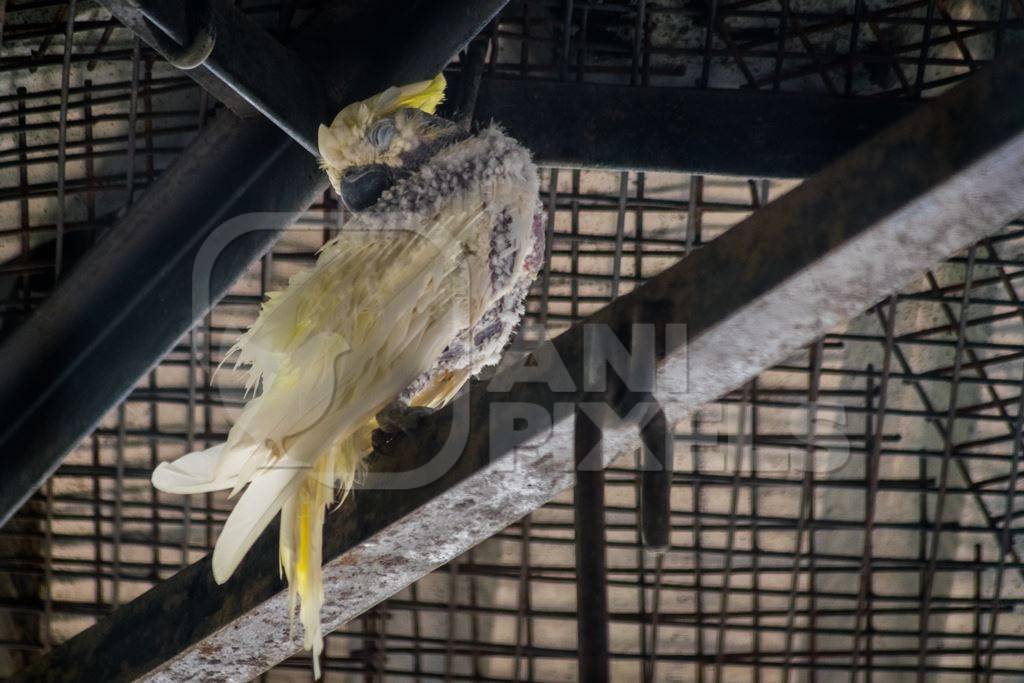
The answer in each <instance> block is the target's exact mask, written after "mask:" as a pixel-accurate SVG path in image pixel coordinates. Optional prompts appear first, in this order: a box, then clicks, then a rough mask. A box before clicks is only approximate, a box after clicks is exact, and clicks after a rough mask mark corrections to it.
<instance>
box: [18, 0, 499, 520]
mask: <svg viewBox="0 0 1024 683" xmlns="http://www.w3.org/2000/svg"><path fill="white" fill-rule="evenodd" d="M503 4H504V0H487V1H486V2H479V3H474V4H473V6H472V7H468V6H466V5H465V4H464V3H461V2H457V1H456V0H450V1H446V2H443V3H426V4H424V3H418V4H417V8H416V9H415V11H413V10H410V11H408V12H404V13H403V12H399V11H397V10H396V9H394V8H391V7H380V6H379V4H378V3H374V2H371V1H370V0H365V2H362V3H360V2H351V3H346V4H345V5H343V6H342V5H338V6H336V7H335V6H332V8H331V10H329V12H328V15H327V16H324V17H321V22H320V24H318V26H332V27H333V28H332V30H333V31H334V33H333V35H334V37H335V40H337V41H338V42H340V43H342V44H343V45H346V46H349V48H350V49H346V50H342V51H339V52H337V53H334V54H332V55H328V57H329V58H333V59H336V60H337V61H335V62H334V64H335V68H334V69H333V70H332V71H331V72H332V73H335V74H337V79H336V81H337V83H341V85H336V86H335V87H336V92H337V93H338V95H337V96H338V97H339V98H341V99H344V98H346V97H347V98H348V100H352V99H358V98H361V97H366V96H368V95H370V94H372V93H373V92H376V91H379V90H381V89H382V87H383V85H382V84H391V83H404V82H409V81H413V80H416V79H421V78H426V77H429V76H432V75H433V74H436V73H437V72H438V71H439V70H440V69H442V68H443V67H444V66H445V65H446V64H447V62H448V61H449V60H450V59H451V57H452V56H453V55H454V54H455V53H456V52H457V51H458V50H459V49H460V48H461V47H462V46H463V45H465V44H466V42H468V41H469V39H470V38H472V37H473V36H474V35H475V34H476V32H478V31H479V29H480V28H481V27H483V26H484V25H485V24H486V23H487V22H488V21H490V19H491V18H492V17H493V16H494V15H495V14H496V13H497V11H498V10H499V9H500V8H501V7H502V5H503ZM428 5H429V6H428ZM360 7H361V8H362V10H361V11H358V10H359V8H360ZM384 35H386V36H388V38H389V40H392V39H393V40H398V41H399V42H400V43H401V42H403V41H404V44H405V45H407V46H408V47H409V52H405V53H402V54H400V55H396V54H392V55H382V54H380V52H379V51H373V50H367V51H365V52H360V51H359V50H358V49H357V48H358V46H359V45H361V44H363V43H365V42H366V41H367V40H370V36H377V37H378V38H379V37H380V36H384ZM306 37H307V38H308V37H309V36H306ZM378 42H383V41H380V40H378ZM417 49H419V51H417ZM324 64H329V62H325V63H324ZM325 72H326V69H325ZM342 93H344V94H342ZM326 187H327V182H326V179H325V178H324V175H323V173H322V172H321V171H320V170H319V168H317V163H316V160H315V158H314V157H312V156H311V155H310V154H309V153H308V152H307V151H306V150H305V149H303V148H302V147H300V146H299V145H297V144H295V143H294V142H293V141H292V140H291V139H290V138H289V137H287V136H286V135H284V134H283V133H281V132H280V130H279V129H277V128H276V127H274V126H273V125H272V124H270V123H269V122H268V121H266V120H265V119H263V118H262V117H258V116H254V117H251V118H247V119H239V118H237V117H236V116H233V115H232V114H231V113H230V112H222V113H220V114H219V115H218V117H217V120H215V121H214V122H213V123H212V124H211V125H210V126H208V127H207V128H206V129H205V130H204V131H203V132H202V133H201V134H200V135H199V137H198V138H197V140H196V141H195V143H194V144H193V145H192V146H191V147H190V148H189V150H188V152H187V153H185V154H184V155H183V156H181V157H179V158H178V160H177V161H175V163H174V164H172V165H171V167H170V168H168V170H167V171H166V172H165V173H164V175H163V177H162V178H161V182H160V184H159V186H158V187H155V188H153V189H151V190H150V191H149V192H147V193H146V194H145V195H143V196H142V198H141V199H140V200H139V201H138V203H137V204H136V205H135V206H133V207H132V208H131V209H130V210H129V211H128V213H127V214H126V215H125V216H124V218H123V219H122V220H121V221H120V222H119V223H118V224H117V225H116V226H114V227H112V228H110V230H109V231H108V232H107V234H106V236H105V238H104V239H103V240H102V241H101V242H100V243H99V244H97V245H96V246H95V247H94V248H93V249H91V250H90V251H89V252H88V253H87V254H86V256H85V257H83V259H82V260H81V261H80V262H79V263H78V264H77V266H76V267H75V268H74V270H73V271H72V272H70V273H68V275H67V277H66V279H65V280H64V281H63V282H62V283H61V286H60V287H58V288H57V289H56V290H55V291H54V292H53V294H52V295H51V296H50V298H49V299H48V300H47V301H46V302H45V304H44V305H43V306H42V307H41V308H40V309H39V310H38V311H37V312H36V313H35V314H34V315H33V316H32V318H31V319H29V320H28V321H26V322H25V323H24V324H23V325H22V326H21V327H19V328H18V329H17V330H16V331H15V332H14V333H12V335H11V336H10V337H9V338H8V339H7V340H6V341H5V342H4V344H3V346H2V347H0V352H2V354H3V357H4V359H5V362H4V363H3V364H2V367H0V410H2V411H3V415H4V416H5V418H6V419H7V422H5V423H4V424H3V425H2V426H0V466H2V468H3V470H4V476H3V477H0V525H2V524H3V523H5V522H6V521H7V519H8V518H9V517H10V516H11V515H12V514H13V513H14V511H15V510H17V509H18V507H20V506H21V504H22V503H24V501H25V500H26V499H27V498H28V496H29V495H30V494H31V493H32V492H33V491H34V490H35V489H36V488H37V487H38V486H39V483H40V482H42V481H43V480H44V479H45V478H46V477H48V476H49V475H50V474H52V473H53V471H54V470H55V469H56V467H57V466H58V465H59V464H60V461H61V460H62V459H63V457H64V455H65V454H66V453H67V452H68V451H69V450H70V449H71V448H73V447H74V446H75V444H76V443H78V442H79V440H80V439H81V438H83V437H84V436H85V435H87V434H88V433H89V432H90V431H91V430H92V428H93V427H94V426H95V424H96V423H97V422H98V421H99V420H100V419H101V418H102V417H103V415H104V413H106V411H107V410H108V409H109V408H110V407H111V406H113V405H116V403H117V402H118V401H119V400H120V399H121V398H122V397H123V396H124V395H125V394H126V393H127V392H128V391H129V390H130V389H131V387H132V386H133V385H134V383H135V382H136V381H137V380H138V379H139V378H140V377H142V376H143V375H144V374H145V372H146V371H147V370H149V369H150V368H151V367H152V366H153V365H154V364H155V363H156V362H157V361H158V360H159V358H160V357H161V356H163V354H164V353H166V352H167V350H168V349H170V348H171V346H172V345H173V344H174V343H175V341H177V340H178V339H179V338H180V337H181V336H182V335H183V334H185V332H186V331H188V329H189V328H190V327H191V326H192V325H193V323H194V322H195V321H196V320H197V319H198V318H200V317H201V316H202V315H203V314H204V313H205V309H206V308H207V307H208V306H209V305H210V304H211V303H212V302H213V301H215V300H216V299H218V298H219V297H220V296H221V295H222V294H223V292H224V291H225V290H226V289H227V287H228V286H229V285H230V284H231V283H232V282H233V281H234V280H235V278H237V277H238V275H239V274H241V273H242V272H243V270H244V269H245V268H246V267H248V265H249V264H250V263H251V262H252V261H253V260H254V259H256V258H257V257H258V256H259V255H261V254H262V253H263V252H264V251H266V250H267V248H269V246H270V245H271V244H272V243H273V241H274V239H275V237H276V235H277V233H278V231H280V230H281V229H283V228H285V227H286V226H288V225H290V224H291V223H292V222H293V220H294V218H295V217H297V216H298V215H299V213H300V212H302V211H303V210H305V209H306V207H308V206H309V205H310V203H312V201H313V200H314V198H315V197H316V196H317V195H319V194H320V193H322V192H323V191H324V189H325V188H326ZM246 215H247V216H249V219H248V231H247V232H246V234H244V235H242V236H241V237H240V238H239V239H236V240H234V241H231V242H230V243H229V244H226V245H225V246H224V249H223V250H222V251H221V252H220V253H219V254H218V256H217V259H216V260H215V261H214V262H213V263H212V264H210V270H209V272H199V270H201V269H199V268H198V266H197V263H198V262H197V257H198V255H199V254H200V253H202V252H201V249H202V247H203V244H204V242H205V241H206V240H207V239H208V238H209V237H211V236H212V235H214V234H218V233H217V231H218V230H219V229H220V227H221V226H222V225H223V224H225V223H226V222H227V221H229V220H230V219H233V218H237V217H239V216H246ZM197 276H198V277H200V278H201V279H202V280H206V281H207V282H206V284H205V285H204V286H203V287H202V289H203V291H201V292H197V291H194V290H195V288H196V284H197V283H196V281H195V278H196V277H197ZM197 295H198V297H197ZM197 301H198V302H199V303H201V304H202V305H201V306H198V307H197V306H196V302H197ZM126 340H129V341H126ZM83 397H88V399H86V400H83ZM55 415H59V416H60V417H61V419H60V420H58V421H56V422H54V420H53V417H54V416H55Z"/></svg>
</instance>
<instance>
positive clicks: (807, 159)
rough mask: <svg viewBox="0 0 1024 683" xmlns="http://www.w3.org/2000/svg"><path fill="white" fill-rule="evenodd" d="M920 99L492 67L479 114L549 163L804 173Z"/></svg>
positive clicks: (729, 172)
mask: <svg viewBox="0 0 1024 683" xmlns="http://www.w3.org/2000/svg"><path fill="white" fill-rule="evenodd" d="M916 106H918V105H917V103H916V102H910V101H904V100H891V99H890V100H881V99H868V98H861V99H842V98H829V97H822V96H820V95H805V94H796V93H776V94H772V93H766V92H760V91H756V90H741V91H723V90H684V89H681V88H659V87H632V86H619V85H602V84H595V83H571V82H537V81H527V80H513V79H508V78H499V77H495V76H487V77H486V78H484V79H483V81H482V82H481V84H480V92H479V95H478V96H477V104H476V110H475V114H474V117H475V118H476V120H477V121H481V122H487V121H490V120H492V119H493V120H495V121H499V122H501V124H502V126H503V127H504V128H505V129H506V130H508V132H509V134H511V135H512V136H514V137H515V138H517V139H519V140H521V141H523V143H524V144H526V145H527V146H528V147H529V148H530V149H531V150H532V151H533V153H534V157H535V158H536V159H537V160H538V161H540V162H541V163H545V164H551V165H557V166H570V167H577V166H585V167H588V168H589V167H597V168H611V169H637V170H672V171H687V172H691V173H721V174H726V175H738V176H743V177H751V178H755V177H756V178H791V177H792V178H802V177H806V176H809V175H812V174H813V173H816V172H818V171H819V170H820V169H821V168H822V167H824V166H825V164H827V163H829V162H830V161H832V160H833V159H836V158H838V157H839V156H841V155H842V154H844V153H846V152H848V151H849V150H851V149H853V148H854V147H855V146H857V145H858V144H860V143H861V142H863V141H864V140H866V139H867V138H868V137H870V136H871V135H873V134H874V133H876V132H877V131H879V130H881V129H882V128H884V127H885V126H887V125H889V124H890V123H892V122H894V121H896V120H897V119H899V118H901V117H902V116H905V115H906V114H908V113H909V112H910V111H912V110H913V109H914V108H915V107H916Z"/></svg>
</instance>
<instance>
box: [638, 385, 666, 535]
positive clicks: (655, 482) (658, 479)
mask: <svg viewBox="0 0 1024 683" xmlns="http://www.w3.org/2000/svg"><path fill="white" fill-rule="evenodd" d="M651 410H652V413H651V415H650V417H649V418H648V419H647V422H646V423H645V424H644V425H643V427H641V428H640V439H641V441H642V442H643V464H642V467H643V471H642V473H641V475H640V476H641V482H640V525H641V533H642V537H643V542H644V547H646V548H647V549H648V550H651V551H654V552H664V551H665V550H667V549H668V547H669V545H670V543H671V540H672V522H671V513H672V469H673V452H672V442H673V440H672V433H671V431H670V430H669V428H668V421H667V420H666V419H665V411H664V410H662V409H661V407H660V406H657V405H656V404H653V405H652V406H651Z"/></svg>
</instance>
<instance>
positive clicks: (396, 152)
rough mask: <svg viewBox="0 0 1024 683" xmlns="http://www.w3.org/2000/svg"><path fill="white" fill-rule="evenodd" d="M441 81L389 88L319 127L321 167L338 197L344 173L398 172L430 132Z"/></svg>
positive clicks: (440, 78)
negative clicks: (385, 169)
mask: <svg viewBox="0 0 1024 683" xmlns="http://www.w3.org/2000/svg"><path fill="white" fill-rule="evenodd" d="M446 85H447V83H446V81H445V78H444V75H443V74H438V75H437V76H436V77H435V78H433V79H432V80H429V81H420V82H419V83H412V84H409V85H403V86H399V87H392V88H388V89H387V90H385V91H384V92H382V93H379V94H377V95H374V96H373V97H371V98H369V99H366V100H362V101H360V102H355V103H353V104H350V105H348V106H347V107H345V108H344V109H342V110H341V111H340V112H339V113H338V115H337V116H335V117H334V121H332V122H331V125H330V126H324V125H321V126H320V130H319V135H318V146H319V148H320V158H321V159H320V164H321V166H322V167H323V169H324V171H326V172H327V177H328V178H330V181H331V185H332V186H334V189H335V190H336V191H338V192H339V193H341V189H340V187H341V183H342V178H343V177H344V176H345V174H346V172H349V171H350V170H353V169H363V168H367V167H375V166H377V167H379V166H384V167H400V166H402V161H403V159H404V158H405V157H407V156H408V155H409V154H410V153H412V152H414V151H415V150H416V149H417V148H418V147H420V146H421V145H422V144H423V143H424V142H425V141H427V140H429V139H430V138H431V137H432V135H431V133H432V131H433V128H434V124H433V118H432V116H431V115H433V114H434V112H435V111H436V110H437V106H438V105H439V104H440V103H441V102H442V100H444V89H445V86H446Z"/></svg>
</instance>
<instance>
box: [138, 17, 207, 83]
mask: <svg viewBox="0 0 1024 683" xmlns="http://www.w3.org/2000/svg"><path fill="white" fill-rule="evenodd" d="M143 17H144V20H145V22H146V26H147V27H148V28H149V29H150V31H151V32H152V34H153V41H154V42H155V43H156V45H154V47H156V49H157V50H158V51H159V52H160V53H161V54H162V55H163V56H164V58H165V59H166V60H167V61H168V62H170V63H171V64H172V65H174V66H176V67H177V68H179V69H182V70H184V71H188V70H189V69H195V68H196V67H198V66H200V65H201V64H202V63H203V62H205V61H206V60H207V58H208V57H209V56H210V54H211V53H212V52H213V48H214V45H216V43H217V25H216V23H214V20H213V2H212V0H192V1H189V2H186V3H185V17H186V23H187V26H188V32H189V40H188V42H187V43H186V44H185V45H179V44H178V43H177V42H176V41H175V40H174V39H173V38H171V37H170V36H169V35H167V34H166V33H165V32H164V31H163V30H162V29H161V28H160V27H159V26H157V25H156V24H154V23H153V21H152V20H150V18H149V17H146V16H145V15H143Z"/></svg>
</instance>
